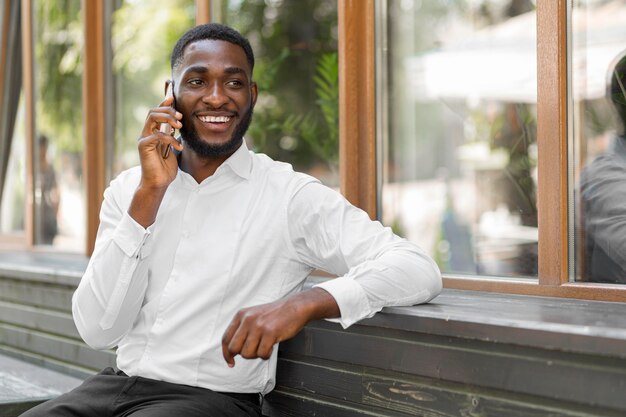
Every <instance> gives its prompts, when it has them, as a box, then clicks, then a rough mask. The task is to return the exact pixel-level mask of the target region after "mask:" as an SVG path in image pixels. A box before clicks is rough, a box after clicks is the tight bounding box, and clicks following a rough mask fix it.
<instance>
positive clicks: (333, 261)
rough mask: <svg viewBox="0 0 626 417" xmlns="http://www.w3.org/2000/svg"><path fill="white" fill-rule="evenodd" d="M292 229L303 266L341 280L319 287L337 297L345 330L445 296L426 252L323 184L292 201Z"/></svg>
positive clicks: (306, 188)
mask: <svg viewBox="0 0 626 417" xmlns="http://www.w3.org/2000/svg"><path fill="white" fill-rule="evenodd" d="M288 227H289V233H290V241H291V242H292V245H293V249H294V251H295V252H296V254H297V256H298V257H299V258H300V260H301V261H302V262H304V263H306V264H308V265H310V266H311V267H314V268H318V269H322V270H325V271H328V272H330V273H333V274H336V275H337V276H338V278H335V279H331V280H328V281H326V282H323V283H321V284H318V285H316V287H319V288H322V289H324V290H326V291H328V292H329V293H330V294H331V295H332V296H333V298H334V299H335V301H336V302H337V304H338V306H339V309H340V311H341V317H340V318H339V319H338V320H337V321H338V322H339V323H341V325H342V326H343V327H344V328H345V327H348V326H350V325H352V324H353V323H355V322H357V321H358V320H361V319H363V318H366V317H371V316H373V315H374V314H375V313H376V312H378V311H380V310H381V309H382V308H383V307H386V306H405V305H413V304H419V303H425V302H428V301H430V300H431V299H433V298H434V297H436V296H437V295H438V294H439V293H440V292H441V289H442V281H441V273H440V272H439V268H438V267H437V265H436V264H435V262H434V261H433V260H432V259H431V258H430V257H429V256H428V255H426V253H424V251H423V250H421V249H420V248H419V247H417V246H416V245H415V244H413V243H411V242H409V241H407V240H406V239H403V238H401V237H399V236H396V235H395V234H394V233H393V232H392V231H391V229H390V228H388V227H383V226H382V225H381V224H380V222H378V221H372V220H370V218H369V216H368V215H367V213H365V212H364V211H363V210H361V209H359V208H357V207H355V206H353V205H351V204H350V203H349V202H348V201H347V200H346V199H345V198H344V197H343V196H341V194H339V193H337V192H335V191H334V190H332V189H330V188H328V187H326V186H324V185H322V184H319V183H314V182H312V183H308V184H306V185H304V186H303V187H301V188H300V189H299V191H298V192H297V193H296V194H295V195H294V196H293V198H292V199H291V201H290V203H289V206H288Z"/></svg>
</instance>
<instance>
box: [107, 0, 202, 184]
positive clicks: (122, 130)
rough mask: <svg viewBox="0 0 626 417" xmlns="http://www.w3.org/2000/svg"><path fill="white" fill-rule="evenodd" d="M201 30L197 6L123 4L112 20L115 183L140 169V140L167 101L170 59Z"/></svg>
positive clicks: (189, 2) (183, 0) (184, 1)
mask: <svg viewBox="0 0 626 417" xmlns="http://www.w3.org/2000/svg"><path fill="white" fill-rule="evenodd" d="M194 24H195V4H194V2H193V0H176V1H149V0H135V1H128V0H126V1H119V2H117V8H116V9H115V10H114V11H113V16H112V39H111V44H112V47H113V62H112V73H113V83H114V86H115V87H114V94H115V98H114V103H115V105H114V111H113V117H114V120H115V121H114V136H115V139H114V152H113V154H114V157H113V158H112V160H111V164H112V166H111V167H110V170H111V177H112V178H114V177H115V176H116V175H117V174H119V173H120V172H121V171H123V170H125V169H128V168H130V167H133V166H135V165H138V164H139V155H138V153H137V138H138V137H139V134H140V133H141V130H142V129H143V125H144V122H145V119H146V115H147V114H148V111H149V110H150V109H151V108H152V107H156V106H157V105H158V104H159V103H160V102H161V101H162V100H163V97H164V95H165V81H166V80H169V79H170V78H171V71H170V54H171V52H172V48H173V47H174V44H175V43H176V41H177V40H178V38H179V37H180V36H181V35H182V34H183V33H184V32H185V31H187V30H188V29H189V28H191V27H193V26H194Z"/></svg>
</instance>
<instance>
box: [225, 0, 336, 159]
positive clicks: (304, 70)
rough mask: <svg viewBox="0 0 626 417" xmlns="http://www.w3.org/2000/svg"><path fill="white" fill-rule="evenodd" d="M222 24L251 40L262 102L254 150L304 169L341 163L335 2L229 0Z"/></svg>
mask: <svg viewBox="0 0 626 417" xmlns="http://www.w3.org/2000/svg"><path fill="white" fill-rule="evenodd" d="M221 8H222V18H221V20H222V21H223V22H224V23H226V24H229V25H231V26H233V27H235V28H236V29H238V30H239V31H241V32H242V33H243V35H244V36H246V37H248V39H250V42H251V44H252V47H253V49H254V51H255V56H256V65H255V70H254V78H255V80H256V82H257V84H258V85H259V99H258V101H257V105H256V107H255V115H254V118H253V121H252V124H251V126H250V129H249V131H248V135H247V136H248V138H249V139H251V140H252V142H253V147H254V149H255V150H257V151H260V152H264V153H267V154H268V155H270V156H271V157H272V158H275V159H278V160H284V161H288V162H290V163H292V164H293V165H294V166H295V167H296V169H298V170H308V169H310V168H312V167H314V166H319V165H324V166H326V167H327V169H328V168H330V170H331V171H336V164H337V159H338V136H339V125H338V78H337V73H338V68H337V4H336V1H335V0H299V1H286V0H285V1H280V0H271V1H269V0H268V1H263V0H248V1H243V2H238V1H233V0H223V1H222V2H221Z"/></svg>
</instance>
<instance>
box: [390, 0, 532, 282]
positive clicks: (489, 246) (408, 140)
mask: <svg viewBox="0 0 626 417" xmlns="http://www.w3.org/2000/svg"><path fill="white" fill-rule="evenodd" d="M387 4H388V7H387V10H386V11H385V12H386V18H387V20H386V27H387V28H388V30H387V36H388V39H387V42H386V44H387V45H388V51H387V56H386V64H385V65H386V71H387V79H388V80H389V85H388V86H383V88H387V89H388V94H389V99H388V104H387V106H388V109H389V110H388V128H387V130H386V131H385V133H384V134H383V136H386V137H384V138H383V139H384V142H383V149H384V158H383V162H382V163H383V166H382V173H383V185H382V221H383V223H385V224H386V225H388V226H391V227H392V228H393V229H394V230H395V231H396V232H397V233H398V234H400V235H402V236H405V237H407V238H408V239H410V240H412V241H414V242H416V243H417V244H419V245H420V246H421V247H422V248H424V249H425V250H426V251H427V252H429V253H430V254H431V255H432V256H433V257H434V258H435V259H436V261H437V263H438V264H439V266H440V268H441V269H442V271H444V272H448V273H457V274H472V275H474V274H480V275H494V276H514V277H536V276H537V209H536V162H537V147H536V91H537V75H536V66H537V65H536V63H537V60H536V12H535V2H534V1H531V0H528V1H525V0H522V1H512V0H499V1H491V0H490V1H487V0H483V1H476V0H473V1H470V0H463V1H455V2H434V1H432V2H431V1H405V0H389V1H388V2H387ZM379 18H382V17H380V16H379Z"/></svg>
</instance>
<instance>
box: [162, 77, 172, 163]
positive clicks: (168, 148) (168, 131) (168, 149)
mask: <svg viewBox="0 0 626 417" xmlns="http://www.w3.org/2000/svg"><path fill="white" fill-rule="evenodd" d="M173 95H174V82H173V81H169V82H168V83H167V90H166V91H165V97H166V98H167V97H169V96H173ZM172 108H174V102H172ZM159 131H160V132H162V133H165V134H167V135H171V134H172V133H173V132H174V128H173V127H172V125H170V124H169V123H161V126H159ZM171 150H172V146H171V145H167V146H166V147H165V151H164V152H163V159H167V157H168V156H170V152H171Z"/></svg>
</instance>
